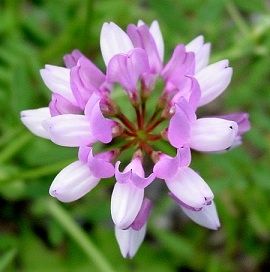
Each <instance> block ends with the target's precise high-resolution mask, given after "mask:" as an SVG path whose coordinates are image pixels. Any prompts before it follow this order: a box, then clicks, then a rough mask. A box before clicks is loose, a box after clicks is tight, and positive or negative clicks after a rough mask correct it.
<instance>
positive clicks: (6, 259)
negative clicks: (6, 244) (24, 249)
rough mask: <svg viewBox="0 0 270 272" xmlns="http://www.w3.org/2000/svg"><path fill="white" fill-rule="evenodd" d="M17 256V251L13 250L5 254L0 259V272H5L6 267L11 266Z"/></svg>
mask: <svg viewBox="0 0 270 272" xmlns="http://www.w3.org/2000/svg"><path fill="white" fill-rule="evenodd" d="M16 254H17V249H16V248H13V249H11V250H9V251H8V252H6V253H5V254H4V255H3V256H2V257H1V258H0V271H7V268H8V266H9V265H10V264H11V262H12V261H13V260H14V258H15V257H16Z"/></svg>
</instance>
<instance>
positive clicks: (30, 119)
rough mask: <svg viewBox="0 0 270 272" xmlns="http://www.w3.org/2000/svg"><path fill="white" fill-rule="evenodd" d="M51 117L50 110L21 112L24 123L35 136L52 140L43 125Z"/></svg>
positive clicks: (40, 109) (41, 109)
mask: <svg viewBox="0 0 270 272" xmlns="http://www.w3.org/2000/svg"><path fill="white" fill-rule="evenodd" d="M50 117H51V114H50V110H49V108H39V109H34V110H24V111H22V112H21V121H22V123H23V124H24V125H25V126H26V127H27V128H28V129H29V130H30V131H31V132H32V133H33V134H35V135H37V136H39V137H42V138H45V139H50V136H49V133H48V132H47V130H45V129H44V127H43V126H42V123H43V121H44V120H46V119H48V118H50Z"/></svg>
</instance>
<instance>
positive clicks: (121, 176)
mask: <svg viewBox="0 0 270 272" xmlns="http://www.w3.org/2000/svg"><path fill="white" fill-rule="evenodd" d="M120 163H121V162H120V161H118V162H116V164H115V179H116V181H117V182H119V183H127V182H128V181H129V180H130V177H131V170H124V171H123V172H120V171H119V165H120Z"/></svg>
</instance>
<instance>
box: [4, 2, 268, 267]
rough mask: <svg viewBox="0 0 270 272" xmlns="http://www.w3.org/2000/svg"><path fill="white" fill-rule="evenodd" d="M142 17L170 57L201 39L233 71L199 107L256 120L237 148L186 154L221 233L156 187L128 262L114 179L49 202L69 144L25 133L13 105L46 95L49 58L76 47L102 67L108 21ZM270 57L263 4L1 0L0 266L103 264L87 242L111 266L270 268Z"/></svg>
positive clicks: (31, 104)
mask: <svg viewBox="0 0 270 272" xmlns="http://www.w3.org/2000/svg"><path fill="white" fill-rule="evenodd" d="M138 19H143V20H144V21H146V22H148V23H150V22H151V21H152V20H153V19H158V20H159V22H160V26H161V29H162V31H163V34H164V39H165V45H166V56H167V58H168V57H169V55H170V54H171V51H172V49H173V47H174V46H175V45H176V44H177V43H180V42H188V41H189V40H191V39H192V38H194V37H195V36H196V35H198V34H203V35H205V37H206V40H207V41H211V42H212V49H213V50H212V51H213V55H212V61H215V60H217V59H224V58H228V59H230V61H231V65H232V67H233V68H234V77H233V81H232V84H231V85H230V87H229V88H228V91H227V92H226V93H225V94H224V95H222V97H220V98H219V99H217V100H216V101H215V102H213V103H212V104H210V105H209V106H207V107H204V109H203V110H202V111H201V114H204V115H205V114H206V115H208V114H216V113H218V114H222V113H228V112H231V111H248V112H249V113H250V118H251V121H252V127H253V128H252V130H251V131H250V132H249V133H248V134H247V136H246V137H245V139H244V144H243V145H242V146H241V147H240V148H237V149H235V150H233V151H231V152H228V153H226V154H212V155H205V154H194V155H193V158H194V159H193V162H192V166H193V168H194V169H196V170H198V171H199V172H200V174H201V175H202V176H203V177H204V178H205V180H207V181H208V183H209V184H210V186H211V188H212V189H213V191H214V193H215V199H216V203H217V207H218V211H219V215H220V219H221V222H222V227H221V229H220V230H219V231H216V232H212V231H208V230H205V229H202V228H200V227H199V226H197V225H195V224H194V223H192V222H191V221H190V220H188V219H187V218H186V217H184V216H183V215H182V214H181V212H180V210H179V209H178V208H177V207H176V206H175V204H174V203H173V202H172V201H171V200H170V199H169V198H168V197H167V194H166V188H165V186H163V185H157V186H156V187H154V188H152V191H151V194H152V196H153V198H154V199H155V202H156V206H155V209H154V211H153V214H152V217H151V220H150V222H149V229H148V234H147V236H146V240H145V242H144V244H143V245H142V247H141V249H140V250H139V252H138V254H137V256H136V257H135V258H134V260H124V259H123V258H122V257H121V255H120V251H119V250H118V246H117V244H116V241H115V239H114V233H113V229H112V224H111V221H110V209H109V205H110V191H111V188H112V185H113V181H112V180H105V181H103V182H101V183H100V185H99V186H98V188H96V189H95V190H93V191H92V192H91V193H90V194H88V195H87V196H86V197H84V198H83V199H81V200H80V201H77V202H75V203H72V204H56V203H55V202H54V201H52V200H51V199H50V198H49V197H48V188H49V185H50V182H51V181H52V179H53V177H54V176H55V174H56V173H57V172H58V171H59V170H60V169H61V168H63V167H64V166H65V165H67V164H68V163H69V162H70V161H72V160H74V158H75V157H76V151H75V150H71V149H68V148H62V147H57V146H56V145H53V144H51V143H50V142H48V141H46V140H43V139H40V138H37V137H34V136H32V135H30V133H28V132H27V131H26V129H25V128H23V126H22V125H21V123H20V120H19V112H20V111H21V110H23V109H28V108H37V107H40V106H44V105H46V104H47V103H48V99H49V91H48V90H47V89H46V87H45V86H44V84H43V83H42V81H41V79H40V76H39V69H40V68H41V67H43V65H44V64H45V63H51V64H56V65H57V64H58V65H61V64H62V56H63V55H64V54H65V53H67V52H69V51H71V50H72V49H74V48H79V49H80V50H81V51H83V52H84V53H85V54H86V55H87V56H89V57H90V58H91V59H93V60H94V62H96V63H97V64H98V65H99V66H100V67H103V68H104V64H103V63H102V59H101V54H100V51H99V33H100V29H101V26H102V24H103V22H104V21H114V22H116V23H118V24H119V25H120V26H122V27H126V26H127V24H129V23H131V22H133V23H135V22H136V21H137V20H138ZM269 64H270V4H269V1H267V0H265V1H264V0H253V1H242V0H234V1H226V0H222V1H216V0H204V1H203V0H181V1H180V0H167V1H161V0H145V1H143V0H141V1H140V0H134V1H128V0H115V1H112V0H100V1H94V0H93V1H91V0H82V1H76V0H66V1H59V0H56V1H52V0H48V1H45V0H36V1H25V0H22V1H19V0H6V1H4V0H2V1H0V116H1V122H0V148H1V151H0V203H1V217H0V271H30V272H31V271H37V272H42V271H46V272H47V271H57V272H58V271H60V272H61V271H79V272H80V271H82V272H83V271H99V270H98V269H97V268H96V266H94V264H93V263H94V262H95V261H96V262H97V261H98V260H95V258H93V256H92V258H91V247H89V245H90V241H92V242H91V243H94V244H95V245H96V247H97V248H98V249H99V251H100V252H101V253H102V255H103V258H104V259H106V260H107V261H108V263H110V265H111V267H112V269H113V270H114V271H148V272H151V271H164V272H167V271H209V272H215V271H218V272H223V271H224V272H225V271H269V270H270V261H269V256H270V213H269V208H270V179H269V173H270V169H269V161H270V89H269V86H270V65H269ZM61 214H62V215H64V217H61V216H60V215H61ZM72 224H73V225H72ZM88 239H89V240H88ZM90 239H91V240H90ZM84 253H86V254H84ZM93 261H94V262H93Z"/></svg>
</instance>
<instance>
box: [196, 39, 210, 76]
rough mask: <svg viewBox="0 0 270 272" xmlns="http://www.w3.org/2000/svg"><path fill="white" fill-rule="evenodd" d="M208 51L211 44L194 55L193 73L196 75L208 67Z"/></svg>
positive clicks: (205, 45) (204, 46)
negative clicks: (194, 66)
mask: <svg viewBox="0 0 270 272" xmlns="http://www.w3.org/2000/svg"><path fill="white" fill-rule="evenodd" d="M210 51H211V44H210V43H206V44H204V45H203V46H202V47H201V49H200V50H199V51H198V52H197V53H196V54H195V63H196V68H195V73H198V72H199V71H201V70H202V69H203V68H204V67H206V66H207V65H208V62H209V57H210Z"/></svg>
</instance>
